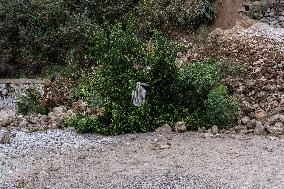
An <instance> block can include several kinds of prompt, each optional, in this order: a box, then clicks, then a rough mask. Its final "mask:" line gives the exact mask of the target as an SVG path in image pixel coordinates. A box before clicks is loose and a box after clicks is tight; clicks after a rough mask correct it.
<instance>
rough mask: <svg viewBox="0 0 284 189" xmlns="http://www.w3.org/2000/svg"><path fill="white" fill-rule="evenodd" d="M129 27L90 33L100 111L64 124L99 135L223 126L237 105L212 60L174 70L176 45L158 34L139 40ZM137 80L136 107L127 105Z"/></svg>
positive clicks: (231, 116) (70, 119) (232, 115)
mask: <svg viewBox="0 0 284 189" xmlns="http://www.w3.org/2000/svg"><path fill="white" fill-rule="evenodd" d="M130 28H131V27H130ZM130 28H128V29H124V28H123V27H122V26H121V25H120V24H117V25H114V26H111V27H109V28H107V29H101V30H97V31H96V32H94V33H93V36H92V38H91V39H90V41H89V43H88V58H89V59H95V60H96V62H97V64H98V68H97V70H96V73H95V75H94V89H95V91H96V94H97V96H98V98H99V99H100V100H101V102H102V104H101V108H102V109H103V113H102V114H101V115H98V116H96V117H89V116H85V115H82V114H78V115H75V116H73V117H70V118H66V119H65V120H63V124H64V125H65V126H73V127H75V128H77V129H78V131H80V132H86V131H88V132H90V131H91V132H99V133H103V134H120V133H128V132H147V131H151V130H153V129H154V128H156V127H157V126H159V125H160V124H163V123H169V124H173V123H175V122H176V121H180V120H184V121H186V123H187V125H188V129H197V128H198V127H200V126H206V127H208V126H210V125H213V124H215V125H218V126H219V127H227V126H228V124H229V123H230V121H232V119H233V118H234V115H235V113H236V111H237V106H236V104H235V103H234V101H233V99H231V98H229V97H228V96H227V91H226V90H225V89H224V87H223V86H222V85H220V77H219V75H220V71H219V70H220V69H219V67H218V65H217V64H216V62H214V61H209V62H208V63H202V62H197V63H189V64H187V65H184V66H183V67H182V68H178V67H177V66H176V63H175V57H176V53H177V51H176V49H177V48H176V46H175V45H173V44H172V43H171V42H170V41H168V40H167V39H166V38H164V37H162V36H161V35H160V34H159V33H157V32H156V33H155V35H154V36H153V38H151V39H150V40H149V41H147V42H143V41H141V40H140V39H139V38H137V36H136V35H135V34H134V33H133V32H132V30H131V29H130ZM98 42H99V43H98ZM130 46H131V48H129V47H130ZM137 82H144V83H147V84H149V87H148V88H147V95H146V101H145V102H144V103H143V104H142V105H141V106H140V107H136V106H134V105H133V104H132V101H131V92H132V90H133V89H134V88H135V86H136V83H137ZM82 120H84V121H83V122H82Z"/></svg>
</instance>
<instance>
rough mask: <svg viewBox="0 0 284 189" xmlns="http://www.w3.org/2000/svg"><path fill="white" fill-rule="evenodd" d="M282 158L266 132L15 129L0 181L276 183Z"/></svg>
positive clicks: (37, 184)
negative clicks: (127, 132)
mask: <svg viewBox="0 0 284 189" xmlns="http://www.w3.org/2000/svg"><path fill="white" fill-rule="evenodd" d="M53 132H54V133H53ZM23 135H26V136H23ZM45 135H46V136H45ZM59 135H60V136H61V137H58V136H59ZM39 136H40V137H39ZM52 136H54V137H52ZM70 136H72V137H71V138H70ZM66 137H67V138H66ZM27 138H29V140H26V139H27ZM68 138H69V139H68ZM13 141H14V142H13ZM72 141H73V143H72ZM78 141H80V143H77V142H78ZM67 143H68V145H66V144H67ZM78 144H79V145H78ZM159 147H162V148H163V147H165V149H160V148H159ZM168 147H169V148H168ZM283 157H284V138H276V137H271V136H250V135H220V136H218V137H214V138H212V137H204V135H203V134H199V133H191V132H187V133H183V134H172V133H148V134H131V135H122V136H116V137H102V136H91V135H78V134H75V133H73V132H72V131H57V130H54V131H48V133H46V132H37V133H26V134H25V132H19V131H16V132H15V135H14V136H13V138H12V143H11V144H8V145H3V144H1V145H0V173H1V175H2V176H1V177H0V184H1V185H0V186H1V187H0V188H58V189H59V188H66V189H67V188H68V189H71V188H82V189H87V188H106V189H108V188H283V187H284V159H283Z"/></svg>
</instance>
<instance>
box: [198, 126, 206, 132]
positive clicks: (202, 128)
mask: <svg viewBox="0 0 284 189" xmlns="http://www.w3.org/2000/svg"><path fill="white" fill-rule="evenodd" d="M198 132H199V133H205V132H206V128H205V127H201V128H198Z"/></svg>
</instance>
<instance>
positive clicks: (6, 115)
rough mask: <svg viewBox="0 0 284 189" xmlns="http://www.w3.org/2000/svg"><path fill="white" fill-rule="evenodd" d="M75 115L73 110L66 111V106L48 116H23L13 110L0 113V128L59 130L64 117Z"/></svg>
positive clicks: (56, 109) (58, 108) (54, 110)
mask: <svg viewBox="0 0 284 189" xmlns="http://www.w3.org/2000/svg"><path fill="white" fill-rule="evenodd" d="M71 114H73V111H72V110H68V111H67V110H66V108H65V107H64V106H60V107H56V108H54V109H53V110H52V111H51V112H50V113H49V114H48V115H41V114H33V115H28V116H22V115H17V114H15V112H14V111H11V110H2V111H0V115H1V118H0V127H5V128H11V127H20V128H27V129H28V130H30V131H37V130H45V129H55V128H59V127H61V126H60V120H61V118H63V117H64V116H68V115H71Z"/></svg>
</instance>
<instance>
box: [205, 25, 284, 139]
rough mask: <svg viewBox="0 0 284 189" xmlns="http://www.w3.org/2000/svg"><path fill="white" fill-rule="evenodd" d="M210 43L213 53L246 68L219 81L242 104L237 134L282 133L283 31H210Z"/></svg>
mask: <svg viewBox="0 0 284 189" xmlns="http://www.w3.org/2000/svg"><path fill="white" fill-rule="evenodd" d="M210 40H215V51H218V53H219V54H220V55H222V56H223V58H224V59H229V60H230V61H235V62H236V63H237V64H239V65H242V66H243V67H244V68H245V69H244V73H243V74H238V75H233V76H227V77H225V78H224V79H223V81H222V82H223V83H224V84H225V85H227V86H228V88H229V89H230V91H231V92H233V93H235V94H239V95H240V99H241V101H242V103H241V107H242V110H243V112H242V114H241V115H240V116H239V117H238V126H237V127H235V129H236V131H237V132H242V133H247V132H248V133H250V132H251V131H252V130H254V132H255V133H256V134H265V133H271V134H276V135H279V134H281V133H283V132H282V130H283V124H284V122H283V116H284V77H283V76H284V29H283V28H272V27H270V26H268V25H266V24H260V23H257V24H255V25H253V26H251V27H250V28H247V29H245V28H242V27H240V26H238V25H237V26H235V27H234V28H233V29H230V30H221V29H217V30H215V31H213V32H212V33H211V34H210V37H209V41H210ZM216 43H217V44H216ZM209 44H210V42H209ZM209 46H210V45H209ZM260 125H262V126H260Z"/></svg>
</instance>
